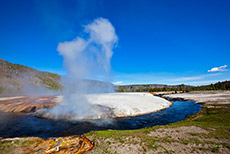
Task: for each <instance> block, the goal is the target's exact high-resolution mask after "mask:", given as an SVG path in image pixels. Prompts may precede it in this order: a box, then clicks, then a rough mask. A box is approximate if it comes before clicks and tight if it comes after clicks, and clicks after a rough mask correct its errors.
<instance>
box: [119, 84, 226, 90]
mask: <svg viewBox="0 0 230 154" xmlns="http://www.w3.org/2000/svg"><path fill="white" fill-rule="evenodd" d="M116 90H117V91H118V92H161V91H175V92H177V91H183V92H189V91H204V90H230V81H223V82H217V83H215V84H210V85H203V86H188V85H184V84H181V85H177V86H173V87H172V86H164V87H162V88H138V87H137V86H135V85H134V86H130V85H127V86H119V87H117V89H116Z"/></svg>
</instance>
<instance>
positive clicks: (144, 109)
mask: <svg viewBox="0 0 230 154" xmlns="http://www.w3.org/2000/svg"><path fill="white" fill-rule="evenodd" d="M61 99H62V96H57V98H56V102H57V103H59V102H60V101H61ZM87 99H88V101H89V102H90V103H91V104H93V105H102V106H106V107H109V108H111V109H112V110H113V112H114V114H115V116H116V117H124V116H136V115H141V114H147V113H151V112H156V111H159V110H162V109H165V108H168V107H170V106H171V105H172V102H169V101H167V100H165V99H163V98H160V97H156V96H153V95H152V94H150V93H104V94H89V95H87Z"/></svg>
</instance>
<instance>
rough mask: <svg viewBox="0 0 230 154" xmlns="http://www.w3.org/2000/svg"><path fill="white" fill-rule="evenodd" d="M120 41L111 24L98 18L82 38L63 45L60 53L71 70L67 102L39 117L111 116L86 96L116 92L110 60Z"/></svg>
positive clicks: (66, 86) (65, 94)
mask: <svg viewBox="0 0 230 154" xmlns="http://www.w3.org/2000/svg"><path fill="white" fill-rule="evenodd" d="M117 41H118V37H117V35H116V33H115V29H114V27H113V25H112V24H111V23H110V22H109V20H107V19H104V18H98V19H95V20H94V21H93V22H92V23H90V24H88V25H86V26H84V31H83V33H81V37H80V36H78V37H76V38H75V39H73V40H72V41H66V42H61V43H59V45H58V47H57V50H58V52H59V54H60V55H62V56H63V60H64V66H65V68H66V70H67V75H66V76H64V77H63V78H62V84H63V86H64V89H63V99H62V101H61V102H60V105H57V106H55V107H53V108H50V109H46V110H39V111H37V113H36V114H43V115H46V117H49V118H54V119H70V120H82V119H95V118H101V115H105V113H103V112H105V111H106V112H109V111H110V110H107V109H105V108H103V107H98V106H97V107H95V105H92V104H91V103H90V102H89V101H88V100H87V99H86V94H88V93H101V92H103V93H104V92H113V85H112V84H109V81H110V68H111V66H110V60H111V57H112V55H113V51H112V49H113V48H114V46H115V45H116V43H117ZM93 80H100V81H103V82H99V83H98V82H97V81H93ZM106 115H112V114H106Z"/></svg>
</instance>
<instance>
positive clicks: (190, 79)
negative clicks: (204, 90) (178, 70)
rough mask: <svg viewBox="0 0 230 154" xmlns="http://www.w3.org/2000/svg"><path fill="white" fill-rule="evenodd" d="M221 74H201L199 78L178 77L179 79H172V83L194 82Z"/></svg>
mask: <svg viewBox="0 0 230 154" xmlns="http://www.w3.org/2000/svg"><path fill="white" fill-rule="evenodd" d="M220 74H221V73H215V74H202V75H199V76H190V77H179V78H174V79H172V81H194V80H201V79H204V78H207V77H211V76H217V75H220Z"/></svg>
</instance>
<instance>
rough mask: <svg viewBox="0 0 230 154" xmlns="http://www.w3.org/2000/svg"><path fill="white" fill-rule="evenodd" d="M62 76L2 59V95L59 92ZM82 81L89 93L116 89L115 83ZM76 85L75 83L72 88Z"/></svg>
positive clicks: (0, 71) (0, 89)
mask: <svg viewBox="0 0 230 154" xmlns="http://www.w3.org/2000/svg"><path fill="white" fill-rule="evenodd" d="M60 78H61V76H60V75H58V74H54V73H49V72H42V71H38V70H36V69H34V68H31V67H27V66H24V65H19V64H13V63H10V62H7V61H5V60H3V59H0V96H16V95H52V94H57V93H60V92H61V90H62V85H61V83H60ZM81 83H82V84H84V90H85V91H86V92H87V93H96V92H113V91H114V85H113V84H111V83H108V82H102V81H95V80H82V81H81ZM75 86H77V85H76V84H75V83H73V84H72V88H74V87H75Z"/></svg>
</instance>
